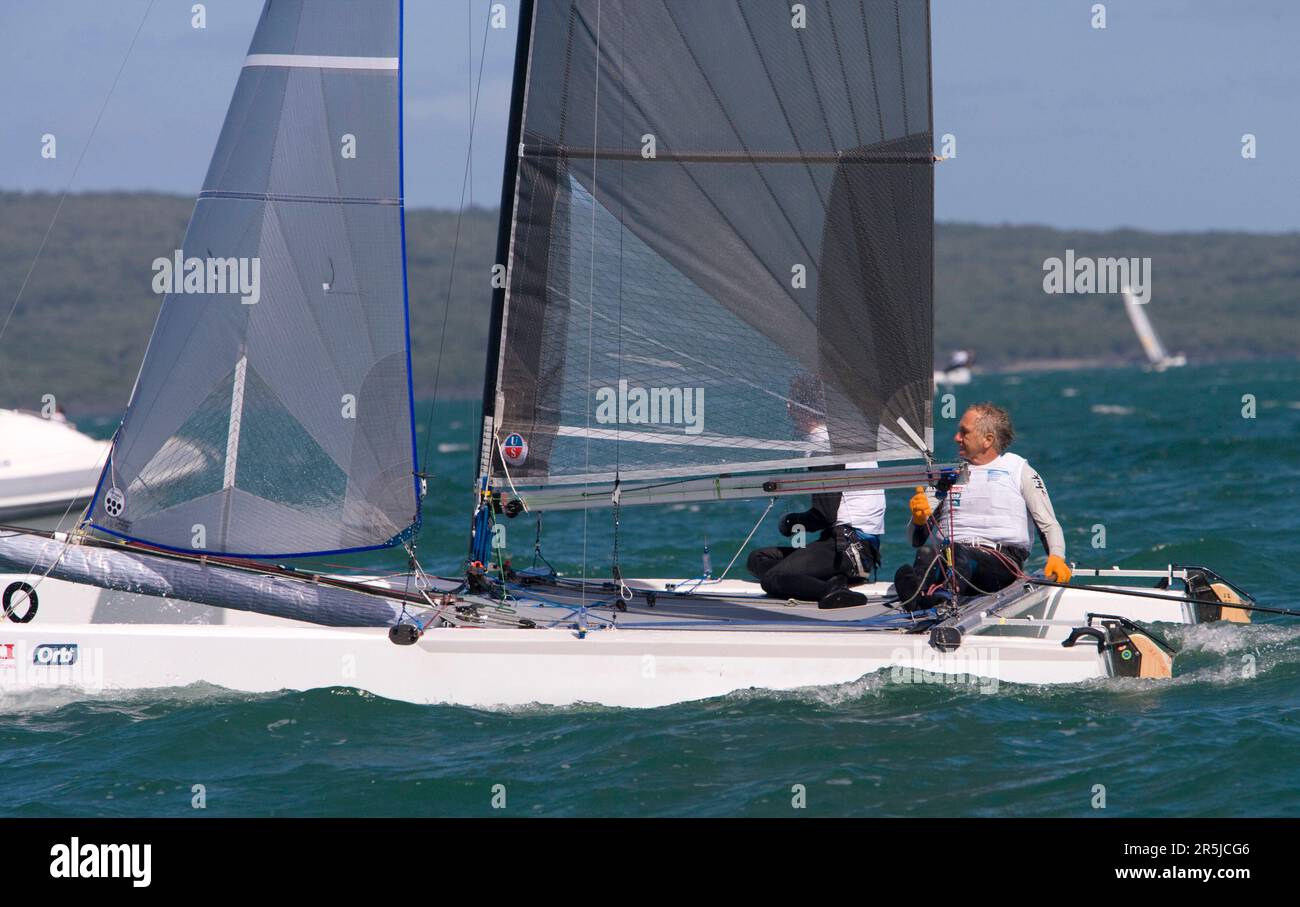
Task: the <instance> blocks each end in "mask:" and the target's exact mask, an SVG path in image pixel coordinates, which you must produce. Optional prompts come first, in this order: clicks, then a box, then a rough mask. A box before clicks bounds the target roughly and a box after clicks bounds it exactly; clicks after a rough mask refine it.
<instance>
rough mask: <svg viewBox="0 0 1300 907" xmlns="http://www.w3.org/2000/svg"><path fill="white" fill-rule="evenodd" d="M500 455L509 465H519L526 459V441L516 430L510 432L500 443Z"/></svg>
mask: <svg viewBox="0 0 1300 907" xmlns="http://www.w3.org/2000/svg"><path fill="white" fill-rule="evenodd" d="M501 456H502V458H503V459H504V460H505V461H506V463H508V464H509V465H511V466H521V465H523V462H524V461H525V460H527V459H528V442H527V441H525V440H524V436H523V435H521V434H519V433H518V432H511V433H510V434H509V435H507V436H506V439H505V441H504V442H503V443H502V445H501Z"/></svg>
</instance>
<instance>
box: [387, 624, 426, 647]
mask: <svg viewBox="0 0 1300 907" xmlns="http://www.w3.org/2000/svg"><path fill="white" fill-rule="evenodd" d="M419 638H420V628H419V627H417V626H416V625H415V624H407V623H401V624H393V625H392V626H391V627H389V628H388V641H389V642H391V643H392V644H393V645H395V646H413V645H415V643H416V642H417V641H418V640H419Z"/></svg>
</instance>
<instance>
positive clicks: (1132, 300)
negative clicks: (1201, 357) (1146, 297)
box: [1121, 287, 1187, 372]
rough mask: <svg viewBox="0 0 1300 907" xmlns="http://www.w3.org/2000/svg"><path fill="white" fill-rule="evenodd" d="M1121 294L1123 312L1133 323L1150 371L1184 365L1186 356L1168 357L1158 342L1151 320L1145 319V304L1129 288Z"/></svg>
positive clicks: (1158, 338) (1163, 346) (1180, 354)
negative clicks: (1126, 313)
mask: <svg viewBox="0 0 1300 907" xmlns="http://www.w3.org/2000/svg"><path fill="white" fill-rule="evenodd" d="M1121 294H1122V295H1123V297H1124V311H1126V312H1128V317H1129V321H1131V322H1133V331H1134V333H1136V334H1137V337H1138V340H1139V341H1140V342H1141V343H1142V352H1144V353H1145V354H1146V357H1147V362H1148V363H1150V367H1151V369H1152V370H1154V371H1157V372H1163V371H1164V370H1165V369H1169V368H1179V367H1181V366H1184V365H1186V364H1187V357H1186V356H1184V355H1183V354H1182V353H1179V354H1178V355H1176V356H1170V355H1169V353H1168V351H1167V350H1166V349H1165V345H1164V344H1163V343H1161V342H1160V337H1159V335H1157V334H1156V329H1155V328H1154V327H1152V326H1151V319H1150V318H1148V317H1147V311H1146V304H1145V303H1142V302H1139V301H1138V298H1137V296H1136V295H1134V293H1133V291H1132V289H1130V288H1129V287H1125V288H1124V289H1123V290H1122V291H1121Z"/></svg>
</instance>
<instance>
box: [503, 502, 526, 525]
mask: <svg viewBox="0 0 1300 907" xmlns="http://www.w3.org/2000/svg"><path fill="white" fill-rule="evenodd" d="M503 510H504V511H505V514H506V516H508V517H510V518H511V519H512V520H513V519H514V518H515V517H517V516H519V514H521V513H523V512H524V502H523V501H521V500H519V499H518V498H511V499H510V500H508V501H506V505H505V507H504V508H503Z"/></svg>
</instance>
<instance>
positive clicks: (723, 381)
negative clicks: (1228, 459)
mask: <svg viewBox="0 0 1300 907" xmlns="http://www.w3.org/2000/svg"><path fill="white" fill-rule="evenodd" d="M519 14H520V22H519V27H518V39H517V42H518V43H517V49H516V60H515V76H514V91H513V97H512V102H511V110H510V121H509V136H508V146H507V147H508V156H507V164H506V168H505V175H504V180H503V186H502V201H501V228H500V231H499V241H498V242H499V250H498V251H499V254H498V257H497V261H498V262H500V263H501V266H502V267H501V268H500V269H499V273H498V274H497V275H496V276H497V277H498V279H497V280H496V283H495V285H494V293H493V296H492V309H491V325H490V334H489V349H488V359H487V368H486V373H485V389H484V395H483V404H484V407H483V421H482V428H481V432H479V435H480V443H479V456H478V460H477V478H476V479H475V481H474V482H473V499H472V504H473V507H472V517H471V522H472V529H471V533H470V535H471V545H470V549H471V550H470V554H469V556H468V558H467V560H466V568H465V571H464V573H463V574H461V575H457V576H452V577H438V576H432V575H429V574H427V573H425V572H424V571H423V570H422V569H421V568H420V566H419V558H418V542H419V529H420V514H421V503H422V497H423V495H424V493H425V484H424V479H425V473H424V470H425V468H426V467H425V465H424V464H422V463H420V462H419V459H418V452H417V449H416V444H415V436H416V432H415V422H414V406H413V393H412V378H411V358H410V343H409V331H408V329H407V325H408V309H407V281H406V270H405V229H404V201H403V168H404V159H403V154H402V83H403V75H402V73H403V66H402V5H401V3H400V2H399V0H367V2H364V3H362V2H350V3H346V4H345V3H341V2H334V0H274V2H268V3H267V5H266V7H265V9H264V10H263V12H262V16H261V19H260V20H259V22H258V25H257V29H256V32H255V34H254V36H253V39H252V45H251V47H250V49H249V52H248V55H247V57H246V58H245V59H244V61H243V69H242V72H241V74H240V77H239V81H238V84H237V87H236V90H235V96H234V99H233V101H232V104H231V108H230V112H229V114H228V116H227V119H226V122H225V125H224V127H223V130H222V132H221V136H220V139H219V141H218V144H217V148H216V151H215V154H214V156H213V160H212V164H211V167H210V169H209V171H208V174H207V177H206V179H205V182H204V187H203V190H202V192H201V193H200V194H199V197H198V200H197V202H196V204H195V209H194V214H193V218H192V220H191V223H190V225H189V229H188V231H187V234H186V236H185V240H184V258H185V267H187V268H188V267H189V259H190V258H194V259H196V260H198V262H199V263H198V264H197V265H196V267H197V268H199V269H202V268H203V267H204V264H203V262H204V261H206V260H209V259H212V258H214V257H216V258H219V259H221V260H223V261H230V260H232V259H234V260H242V259H245V258H248V259H251V258H258V259H259V260H260V262H261V271H260V273H261V279H262V286H261V290H260V295H259V297H258V299H257V301H256V302H255V303H252V304H250V303H249V302H248V301H247V300H244V299H241V298H240V297H239V296H238V295H235V294H220V293H209V294H205V293H203V292H202V291H201V290H202V288H201V287H200V292H197V293H187V294H183V295H182V294H175V295H168V296H167V297H166V299H165V300H164V303H163V306H162V308H161V311H160V314H159V317H158V321H157V324H156V326H155V328H154V332H153V337H152V339H151V341H150V344H149V347H148V351H147V353H146V356H145V359H144V362H143V365H142V367H141V371H140V374H139V377H138V379H137V382H136V386H135V388H134V391H133V393H132V396H131V400H130V404H129V406H128V408H127V410H126V414H125V416H124V418H123V420H122V423H121V425H120V427H119V428H118V430H117V432H116V434H115V435H114V437H113V440H112V446H111V450H110V453H109V456H108V458H107V463H106V466H105V468H104V469H103V472H102V474H101V476H100V478H99V482H98V486H97V488H96V490H95V493H94V496H93V500H92V501H91V503H90V504H89V506H88V507H87V509H86V511H85V514H84V515H83V517H82V519H81V520H80V521H79V522H78V524H77V525H76V526H75V528H73V529H72V530H71V531H69V532H50V533H40V532H32V531H18V530H14V531H7V532H5V533H3V534H0V568H3V569H5V570H8V571H11V572H10V574H9V575H7V576H5V577H3V578H0V582H3V583H4V593H3V594H4V609H5V614H6V617H7V621H6V622H5V623H4V624H3V625H2V627H0V632H2V634H3V635H2V636H0V683H3V684H4V685H5V686H6V688H8V689H14V690H19V689H29V688H39V687H41V686H43V685H49V684H62V685H71V686H78V687H83V688H91V689H100V688H110V689H135V688H161V687H173V686H183V685H187V684H192V683H200V682H202V683H210V684H215V685H218V686H222V687H228V688H231V689H235V690H241V691H253V692H262V691H273V690H280V689H309V688H315V687H334V686H342V687H355V688H359V689H362V690H367V691H370V692H372V693H375V694H378V695H382V696H386V697H391V698H394V699H401V700H408V701H413V702H429V703H433V702H438V703H458V704H465V705H473V706H495V705H516V704H526V703H550V704H568V703H575V702H596V703H604V704H608V705H614V706H656V705H663V704H667V703H673V702H680V701H684V700H690V699H699V698H704V697H711V696H718V695H723V694H726V693H729V692H733V691H735V690H739V689H745V688H750V687H761V688H769V689H791V688H797V687H803V686H810V685H822V684H837V683H843V682H848V681H853V680H856V679H858V678H861V677H862V676H864V675H867V674H870V673H872V672H875V671H881V670H886V669H893V670H904V671H921V672H934V673H939V674H945V675H966V676H970V677H977V678H985V679H991V680H998V681H1011V682H1018V683H1069V682H1079V681H1086V680H1091V679H1096V678H1103V677H1111V676H1132V677H1151V678H1159V677H1167V676H1169V675H1170V673H1171V670H1172V667H1171V665H1172V660H1171V659H1172V651H1171V648H1170V647H1169V646H1168V644H1167V643H1165V642H1164V641H1163V640H1162V638H1161V637H1160V635H1159V634H1158V633H1157V632H1155V631H1153V630H1151V629H1150V628H1148V627H1146V626H1145V625H1146V624H1147V623H1150V622H1159V621H1169V622H1174V623H1198V622H1203V621H1209V620H1220V619H1229V620H1238V619H1247V618H1248V615H1249V613H1250V612H1251V611H1252V610H1255V609H1256V608H1257V606H1256V605H1255V604H1254V603H1253V602H1252V601H1251V600H1250V598H1249V596H1247V595H1246V594H1245V593H1243V592H1242V591H1241V590H1239V589H1237V588H1236V587H1234V586H1233V585H1232V584H1231V583H1229V582H1228V581H1227V580H1225V579H1223V578H1222V577H1220V576H1219V575H1217V574H1216V573H1214V572H1213V571H1212V570H1210V569H1208V568H1204V567H1193V566H1176V565H1167V566H1166V567H1164V568H1163V569H1160V570H1152V571H1145V572H1143V571H1121V570H1096V571H1091V572H1089V571H1085V570H1082V569H1079V570H1077V571H1076V574H1077V575H1091V576H1092V577H1093V578H1095V579H1101V580H1104V581H1108V582H1107V585H1105V586H1080V585H1075V586H1070V587H1060V586H1057V585H1054V584H1051V583H1048V582H1047V581H1045V580H1042V579H1040V578H1034V577H1024V578H1023V580H1022V581H1019V582H1017V583H1016V584H1015V585H1013V586H1012V587H1009V588H1007V589H1004V590H1002V591H1000V592H997V593H995V594H991V595H983V596H978V597H974V598H968V599H963V598H961V597H959V596H958V597H955V598H953V599H952V600H951V601H949V602H948V603H946V604H945V605H944V606H943V607H942V608H941V609H937V610H931V611H926V612H919V613H911V612H909V611H906V610H903V609H901V608H900V607H899V603H898V601H897V596H895V595H894V594H893V590H892V589H891V587H890V586H889V584H887V583H863V584H861V585H860V588H861V589H862V590H863V591H865V592H867V593H868V598H867V602H866V604H863V605H860V606H858V607H854V608H848V609H843V610H838V611H824V610H819V609H818V608H817V606H816V603H812V602H798V601H780V600H775V599H772V598H769V597H767V596H765V595H764V594H763V593H762V591H761V589H759V588H758V586H757V584H755V583H752V582H747V581H743V580H735V579H728V578H727V577H726V573H725V572H724V574H723V575H722V576H720V577H717V578H715V577H712V576H711V575H709V573H710V571H705V575H703V576H699V577H694V578H676V579H672V578H657V579H655V578H635V577H630V576H625V575H624V572H623V569H622V566H621V564H620V561H619V553H620V548H619V542H620V533H621V529H622V526H623V525H624V523H625V522H628V521H631V520H632V519H634V516H633V515H632V514H634V513H641V514H645V513H653V511H647V510H639V511H638V510H636V509H635V508H637V507H638V506H639V505H646V504H665V503H667V504H675V503H683V502H721V501H735V500H744V499H759V500H763V499H769V500H771V501H772V502H775V501H777V500H784V499H788V498H789V497H790V496H803V495H807V494H810V493H813V492H817V493H833V492H844V491H851V490H855V489H863V488H892V487H911V486H913V485H917V484H922V485H928V486H931V487H933V488H934V489H935V490H936V491H937V492H938V493H942V492H943V491H944V489H945V488H946V487H947V485H948V484H949V483H951V481H952V479H953V475H954V472H955V470H954V467H952V466H949V465H945V464H942V463H940V462H937V461H936V459H935V456H934V450H933V427H932V413H931V411H932V394H933V389H932V383H931V382H932V367H933V361H932V341H933V336H932V335H933V323H932V319H933V316H932V270H933V255H932V243H933V166H934V155H933V152H932V116H931V77H930V27H929V26H930V10H929V5H928V3H927V2H925V0H867V2H864V3H858V4H850V3H840V4H833V5H832V4H825V5H816V6H814V5H809V6H808V7H807V8H806V9H802V8H801V9H792V8H791V7H789V6H785V5H782V4H779V3H778V4H774V3H767V2H757V0H718V2H711V3H694V2H690V3H688V2H675V0H536V2H533V0H522V3H521V6H520V13H519ZM349 140H350V141H351V145H350V146H349ZM348 147H351V148H352V149H353V151H354V153H353V154H351V155H349V154H347V153H341V149H346V148H348ZM205 256H206V258H205ZM796 376H804V378H803V379H802V380H805V381H806V380H807V377H808V376H811V377H812V379H814V380H815V382H816V384H817V386H819V387H820V388H821V396H822V399H821V400H820V402H818V403H817V405H816V406H815V407H814V408H815V410H816V415H817V417H818V418H819V419H820V420H821V421H822V422H824V424H825V427H826V431H825V433H824V436H821V437H818V438H814V439H811V440H810V439H809V438H807V437H801V436H799V435H798V434H797V433H796V431H795V430H794V428H793V426H792V425H791V424H790V423H791V420H790V416H789V409H790V407H792V406H796V407H797V406H808V405H809V404H807V403H806V402H801V401H797V400H793V399H792V397H791V391H790V389H791V384H792V381H793V380H794V379H795V378H796ZM863 461H873V462H875V463H877V464H878V465H877V466H876V467H874V468H859V467H853V468H841V469H830V470H821V471H810V470H808V467H811V466H820V467H845V466H846V464H855V463H861V462H863ZM468 484H469V483H468V482H467V485H468ZM467 490H468V488H467ZM468 509H469V508H467V510H468ZM566 509H567V510H574V509H585V510H587V511H588V512H589V517H590V520H591V522H592V525H598V526H602V527H603V529H602V533H601V535H600V537H599V538H600V540H601V545H602V547H603V548H604V552H605V554H603V555H602V562H604V557H605V556H608V558H609V561H608V562H609V564H610V569H609V575H608V576H607V577H604V578H601V579H590V578H587V576H586V570H585V569H584V572H583V576H580V577H572V576H563V575H560V574H558V573H556V572H555V571H554V570H552V569H550V568H549V567H548V566H547V565H546V563H545V561H544V559H540V562H539V563H536V564H535V565H534V566H533V567H530V568H527V569H520V570H516V569H514V568H513V567H511V566H510V565H509V564H507V563H506V562H505V561H504V559H503V557H502V552H501V550H500V548H498V547H496V546H495V545H494V540H495V539H496V538H497V536H498V533H497V531H496V530H497V527H498V526H502V525H506V524H507V523H509V521H510V520H512V519H513V520H515V521H517V523H516V524H517V525H524V526H528V525H529V524H530V522H532V521H535V520H536V519H537V517H538V516H539V515H540V514H542V513H548V512H553V511H560V510H566ZM536 525H537V538H538V541H537V543H536V545H535V550H538V551H540V545H541V541H540V522H539V521H538V522H537V523H536ZM751 535H752V533H751ZM747 541H748V540H747ZM595 544H596V543H593V547H594V546H595ZM382 548H396V549H404V550H405V552H406V553H407V555H408V558H409V568H408V569H407V570H406V571H404V572H403V573H402V574H400V575H397V576H362V577H358V576H346V575H334V574H329V573H319V572H312V571H307V570H304V569H299V568H296V567H294V566H291V565H292V564H294V563H300V560H299V559H301V558H306V557H320V556H323V555H329V554H337V553H341V552H359V551H367V550H372V549H382ZM1138 577H1140V578H1143V579H1145V580H1146V581H1147V582H1148V583H1149V585H1146V586H1120V585H1111V584H1110V583H1114V582H1118V581H1123V580H1131V579H1134V578H1138ZM1139 621H1140V622H1142V623H1141V624H1139V623H1138V622H1139Z"/></svg>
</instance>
